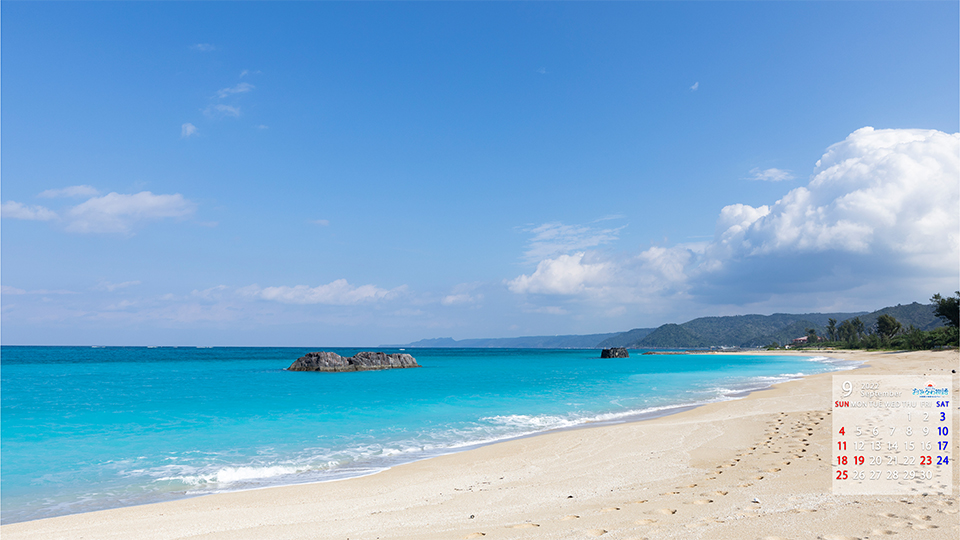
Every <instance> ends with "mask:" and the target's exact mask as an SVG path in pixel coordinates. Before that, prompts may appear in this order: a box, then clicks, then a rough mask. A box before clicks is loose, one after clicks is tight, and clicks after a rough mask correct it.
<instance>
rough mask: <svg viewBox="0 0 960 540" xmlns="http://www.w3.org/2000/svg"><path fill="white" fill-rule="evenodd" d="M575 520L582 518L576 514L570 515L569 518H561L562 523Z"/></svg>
mask: <svg viewBox="0 0 960 540" xmlns="http://www.w3.org/2000/svg"><path fill="white" fill-rule="evenodd" d="M574 519H580V516H578V515H576V514H570V515H569V516H563V517H562V518H560V521H571V520H574Z"/></svg>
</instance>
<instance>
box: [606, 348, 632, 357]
mask: <svg viewBox="0 0 960 540" xmlns="http://www.w3.org/2000/svg"><path fill="white" fill-rule="evenodd" d="M600 358H630V353H628V352H627V350H626V349H624V348H623V347H614V348H612V349H604V350H603V352H601V353H600Z"/></svg>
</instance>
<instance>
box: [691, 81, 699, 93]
mask: <svg viewBox="0 0 960 540" xmlns="http://www.w3.org/2000/svg"><path fill="white" fill-rule="evenodd" d="M697 88H700V81H697V82H695V83H693V86H691V87H690V90H692V91H694V92H696V91H697Z"/></svg>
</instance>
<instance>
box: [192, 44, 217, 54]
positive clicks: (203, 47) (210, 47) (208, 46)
mask: <svg viewBox="0 0 960 540" xmlns="http://www.w3.org/2000/svg"><path fill="white" fill-rule="evenodd" d="M190 48H191V49H193V50H195V51H200V52H210V51H215V50H217V48H216V47H214V46H213V45H211V44H209V43H197V44H196V45H191V46H190Z"/></svg>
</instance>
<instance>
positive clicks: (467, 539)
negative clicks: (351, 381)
mask: <svg viewBox="0 0 960 540" xmlns="http://www.w3.org/2000/svg"><path fill="white" fill-rule="evenodd" d="M486 535H487V533H482V532H475V533H470V534H468V535H466V536H464V537H463V540H471V539H472V538H480V537H481V536H486Z"/></svg>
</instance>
